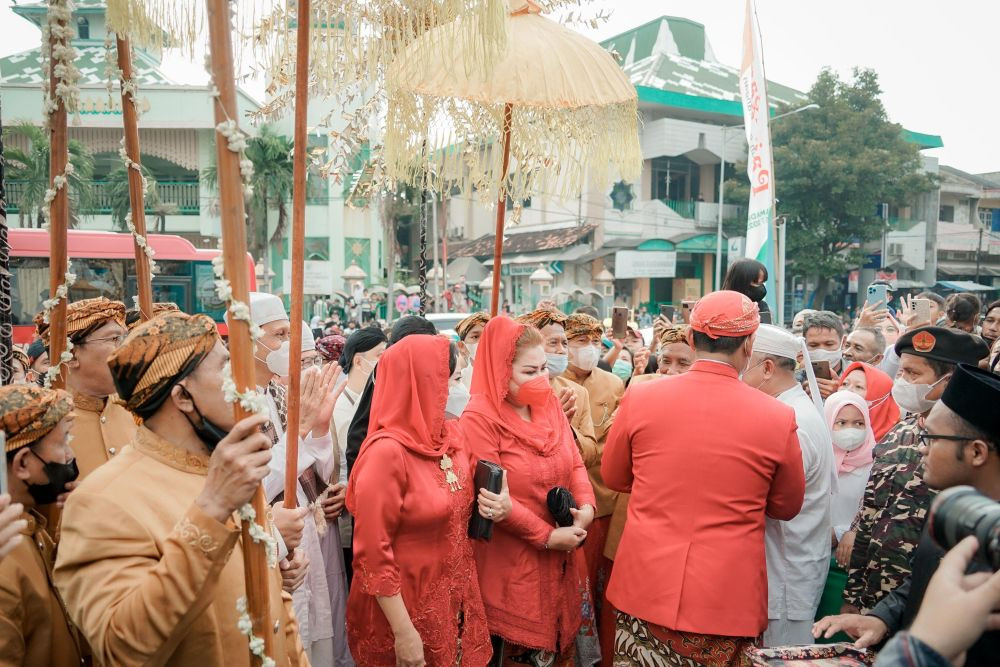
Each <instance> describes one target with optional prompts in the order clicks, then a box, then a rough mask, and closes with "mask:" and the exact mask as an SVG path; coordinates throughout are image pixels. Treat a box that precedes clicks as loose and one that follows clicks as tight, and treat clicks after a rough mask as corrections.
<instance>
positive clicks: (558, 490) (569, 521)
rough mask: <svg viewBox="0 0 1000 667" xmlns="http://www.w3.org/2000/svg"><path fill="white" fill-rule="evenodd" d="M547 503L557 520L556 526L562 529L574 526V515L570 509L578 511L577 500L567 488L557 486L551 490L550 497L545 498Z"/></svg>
mask: <svg viewBox="0 0 1000 667" xmlns="http://www.w3.org/2000/svg"><path fill="white" fill-rule="evenodd" d="M545 503H546V504H547V505H548V506H549V512H550V513H551V514H552V518H553V519H555V520H556V525H557V526H559V527H560V528H565V527H566V526H572V525H573V515H572V514H571V513H570V509H576V500H574V499H573V494H572V493H570V491H569V489H567V488H566V487H565V486H555V487H552V488H551V489H549V495H548V496H547V497H546V498H545Z"/></svg>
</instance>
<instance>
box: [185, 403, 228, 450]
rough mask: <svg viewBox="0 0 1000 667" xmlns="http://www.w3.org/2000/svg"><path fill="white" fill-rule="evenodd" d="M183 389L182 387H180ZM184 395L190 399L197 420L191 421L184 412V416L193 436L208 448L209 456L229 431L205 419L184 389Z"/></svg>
mask: <svg viewBox="0 0 1000 667" xmlns="http://www.w3.org/2000/svg"><path fill="white" fill-rule="evenodd" d="M182 388H183V387H182ZM184 393H185V394H187V396H188V398H189V399H191V407H193V408H194V413H195V414H196V415H197V416H198V418H197V419H191V417H188V414H187V413H186V412H185V413H184V416H185V417H187V420H188V423H190V424H191V428H193V429H194V432H195V435H197V436H198V439H199V440H201V441H202V442H203V443H205V447H207V448H208V453H209V454H211V453H212V452H214V451H215V448H216V447H218V446H219V443H220V442H221V441H222V439H223V438H225V437H226V436H227V435H229V431H226V430H225V429H223V428H222V427H220V426H219V425H217V424H216V423H214V422H212V421H209V420H208V419H205V417H204V416H203V415H202V414H201V410H199V409H198V406H197V405H195V403H194V396H192V395H191V393H190V392H188V391H187V390H186V389H185V390H184Z"/></svg>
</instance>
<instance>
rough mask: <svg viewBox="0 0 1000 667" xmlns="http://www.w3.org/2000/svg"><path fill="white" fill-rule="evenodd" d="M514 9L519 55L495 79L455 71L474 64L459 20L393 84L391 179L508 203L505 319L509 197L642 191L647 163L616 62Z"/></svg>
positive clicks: (412, 52) (504, 62) (513, 39)
mask: <svg viewBox="0 0 1000 667" xmlns="http://www.w3.org/2000/svg"><path fill="white" fill-rule="evenodd" d="M508 2H509V5H508V8H509V17H508V20H507V49H506V52H505V53H504V55H503V56H502V57H501V58H500V59H499V60H498V61H497V62H496V63H495V65H494V67H493V68H492V71H491V72H490V73H489V74H484V73H483V72H482V71H481V70H478V69H473V70H465V69H463V68H461V67H456V66H455V65H454V62H453V61H452V60H450V59H464V58H474V54H473V53H469V52H467V51H466V50H465V47H464V43H462V42H458V43H455V42H454V36H455V34H456V31H463V30H465V28H464V27H463V26H462V25H461V21H459V22H456V23H454V24H450V25H446V26H441V27H438V28H435V29H433V30H430V31H428V32H427V33H426V34H425V35H423V36H422V37H420V38H419V39H417V40H415V41H414V42H413V43H412V44H410V45H409V46H408V47H407V48H406V49H404V50H403V51H402V52H401V54H400V55H399V57H398V58H397V59H396V61H395V62H394V63H393V65H392V67H391V68H390V70H389V73H388V75H387V80H386V90H387V93H388V98H389V103H388V117H387V119H386V136H385V148H384V155H383V157H384V160H385V169H386V175H387V176H388V177H389V178H390V179H395V180H400V181H404V182H407V183H411V184H414V185H418V184H422V183H425V182H426V183H427V186H428V187H429V188H430V189H432V190H435V191H438V192H441V191H444V190H445V189H446V188H450V187H452V186H454V185H458V186H459V187H461V189H462V190H464V191H467V192H470V191H472V190H473V189H475V190H476V191H477V192H478V193H479V195H480V198H481V199H482V200H483V201H495V202H496V203H497V227H496V243H495V247H494V264H493V266H494V272H493V281H494V289H493V293H492V309H491V310H492V313H493V314H494V315H495V314H496V312H497V306H498V303H499V297H500V290H499V289H498V286H499V281H500V270H499V267H500V259H501V254H502V248H503V228H504V213H505V211H506V201H507V198H508V197H509V198H510V199H512V200H513V201H514V202H515V206H517V207H520V202H521V201H523V200H524V199H526V198H527V197H529V196H531V195H532V194H533V193H537V192H544V193H545V194H546V195H547V196H554V197H556V198H567V197H570V196H574V195H576V194H578V193H580V192H581V191H582V190H583V187H584V185H585V184H586V183H587V182H609V181H610V180H612V179H613V178H622V179H625V180H633V179H635V178H637V177H638V175H639V171H640V169H641V162H642V157H641V153H640V149H639V132H638V108H637V106H638V99H637V96H636V91H635V88H634V87H633V86H632V84H631V82H630V81H629V80H628V78H627V77H626V76H625V74H624V72H622V70H621V68H620V67H619V66H618V64H617V63H616V62H615V61H614V59H613V58H612V56H611V54H609V53H608V52H607V51H605V50H603V49H602V48H601V47H600V46H599V45H598V44H596V43H595V42H593V41H591V40H589V39H587V38H586V37H584V36H582V35H580V34H579V33H576V32H573V31H572V30H569V29H568V28H565V27H563V26H561V25H559V24H557V23H555V22H553V21H550V20H548V19H546V18H544V17H542V16H541V15H540V13H541V9H540V7H539V6H538V5H537V4H536V3H534V2H532V0H508ZM447 44H453V47H452V49H451V51H450V53H449V51H448V49H446V48H444V45H447ZM494 142H498V143H496V144H495V145H494ZM424 146H428V147H431V148H429V149H428V150H426V151H425V150H424V148H423V147H424Z"/></svg>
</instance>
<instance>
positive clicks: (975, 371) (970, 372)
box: [941, 364, 1000, 440]
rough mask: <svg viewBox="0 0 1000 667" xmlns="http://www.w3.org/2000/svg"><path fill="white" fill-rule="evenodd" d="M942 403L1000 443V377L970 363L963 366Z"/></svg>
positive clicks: (957, 369)
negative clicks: (999, 407) (998, 408)
mask: <svg viewBox="0 0 1000 667" xmlns="http://www.w3.org/2000/svg"><path fill="white" fill-rule="evenodd" d="M941 402H942V403H944V404H945V405H946V406H948V408H949V409H950V410H951V411H952V412H954V413H955V414H956V415H958V416H959V417H961V418H962V419H964V420H965V421H967V422H969V423H970V424H972V425H973V426H975V427H976V428H978V429H980V430H981V431H983V432H985V433H986V434H987V435H988V436H989V437H990V438H992V439H994V440H1000V410H997V406H998V405H1000V377H998V376H996V375H994V374H993V373H990V372H989V371H984V370H982V369H980V368H978V367H976V366H970V365H969V364H959V365H958V367H957V368H956V369H955V374H954V375H952V376H951V380H949V381H948V386H947V387H945V390H944V394H942V396H941Z"/></svg>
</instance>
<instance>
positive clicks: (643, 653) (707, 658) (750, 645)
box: [614, 611, 760, 667]
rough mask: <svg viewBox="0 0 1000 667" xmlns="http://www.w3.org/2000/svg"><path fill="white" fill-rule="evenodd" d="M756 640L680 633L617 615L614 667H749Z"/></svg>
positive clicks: (757, 641)
mask: <svg viewBox="0 0 1000 667" xmlns="http://www.w3.org/2000/svg"><path fill="white" fill-rule="evenodd" d="M758 646H760V638H759V637H756V638H754V637H723V636H721V635H702V634H697V633H694V632H679V631H676V630H670V629H668V628H664V627H662V626H659V625H655V624H653V623H647V622H646V621H643V620H642V619H639V618H635V617H634V616H630V615H628V614H626V613H624V612H621V611H619V612H618V622H617V627H616V629H615V657H614V667H752V665H753V664H754V662H753V660H754V652H755V650H756V648H757V647H758Z"/></svg>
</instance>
